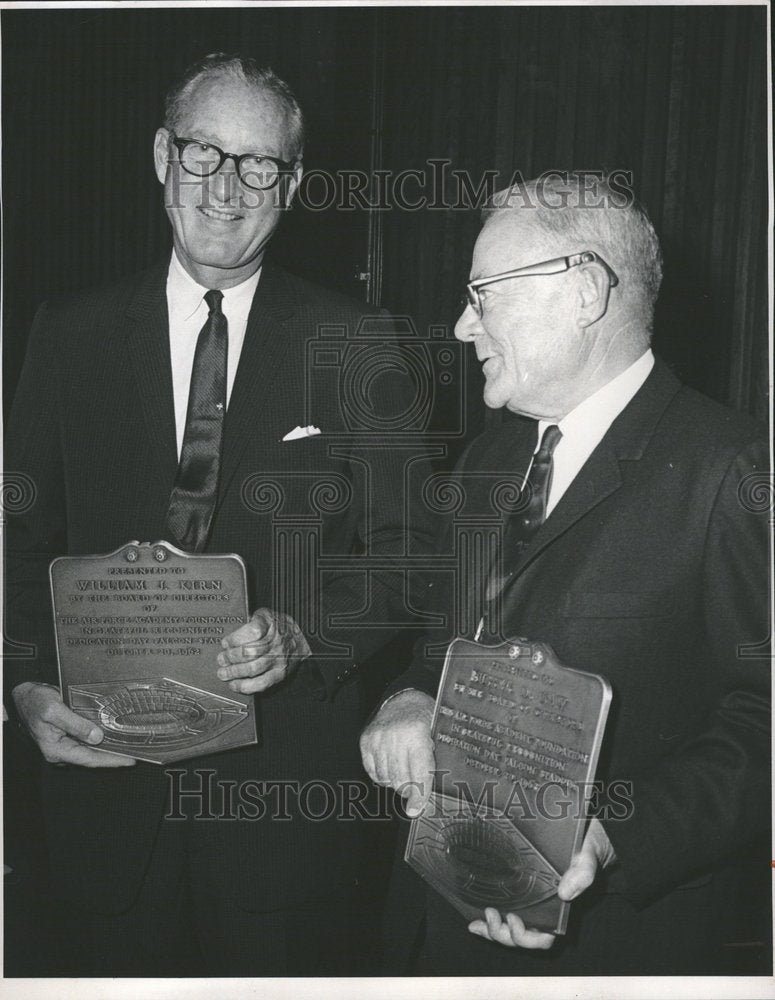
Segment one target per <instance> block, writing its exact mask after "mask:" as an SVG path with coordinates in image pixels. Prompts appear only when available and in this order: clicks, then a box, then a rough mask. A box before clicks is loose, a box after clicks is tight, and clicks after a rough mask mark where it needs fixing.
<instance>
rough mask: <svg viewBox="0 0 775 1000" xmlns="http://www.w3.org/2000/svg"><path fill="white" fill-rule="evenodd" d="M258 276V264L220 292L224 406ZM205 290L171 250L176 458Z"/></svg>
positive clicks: (203, 318) (169, 282)
mask: <svg viewBox="0 0 775 1000" xmlns="http://www.w3.org/2000/svg"><path fill="white" fill-rule="evenodd" d="M260 277H261V268H259V269H258V270H257V271H256V273H255V274H252V275H251V276H250V277H249V278H248V279H247V280H246V281H243V282H242V284H240V285H235V286H234V287H233V288H226V289H224V292H223V302H222V303H221V308H222V309H223V314H224V316H225V317H226V321H227V323H228V325H229V350H228V356H227V367H226V407H227V409H228V405H229V400H230V398H231V390H232V386H233V385H234V377H235V375H236V374H237V365H238V364H239V359H240V354H241V353H242V344H243V342H244V340H245V329H246V327H247V323H248V313H249V312H250V306H251V304H252V302H253V295H254V294H255V291H256V288H257V286H258V279H259V278H260ZM206 291H208V289H207V288H205V287H204V286H202V285H199V284H197V283H196V281H194V279H193V278H192V277H191V275H190V274H189V273H188V272H187V271H186V270H185V269H184V268H183V265H182V264H181V263H180V261H179V260H178V258H177V254H176V253H175V251H174V250H173V251H172V259H171V261H170V267H169V271H168V272H167V310H168V313H169V324H170V360H171V362H172V392H173V396H174V400H175V431H176V433H177V441H178V458H180V451H181V448H182V447H183V434H184V432H185V429H186V411H187V409H188V392H189V389H190V386H191V371H192V369H193V367H194V353H195V351H196V342H197V339H198V338H199V333H200V331H201V329H202V327H203V326H204V325H205V323H206V322H207V316H208V313H209V310H208V308H207V303H206V302H205V300H204V295H205V292H206Z"/></svg>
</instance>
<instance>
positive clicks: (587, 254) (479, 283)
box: [463, 250, 619, 319]
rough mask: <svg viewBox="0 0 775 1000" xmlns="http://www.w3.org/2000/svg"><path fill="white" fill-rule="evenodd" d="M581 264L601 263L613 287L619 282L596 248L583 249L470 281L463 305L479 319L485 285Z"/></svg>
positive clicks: (556, 271)
mask: <svg viewBox="0 0 775 1000" xmlns="http://www.w3.org/2000/svg"><path fill="white" fill-rule="evenodd" d="M579 264H600V265H602V267H604V268H605V269H606V271H607V272H608V280H609V281H610V282H611V287H612V288H613V287H614V286H615V285H618V284H619V279H618V278H617V276H616V273H615V271H614V270H613V268H611V267H609V266H608V264H606V262H605V261H604V260H603V258H602V257H601V256H600V254H599V253H595V251H594V250H582V252H581V253H574V254H571V255H570V256H569V257H553V258H552V259H551V260H543V261H541V263H540V264H527V265H526V266H525V267H517V268H515V269H514V270H513V271H503V272H501V273H500V274H491V275H489V276H488V277H486V278H477V279H476V281H469V282H468V284H467V285H466V296H465V299H464V300H463V305H469V306H471V308H472V309H473V310H474V312H475V313H476V315H477V316H478V317H479V319H481V318H482V311H483V306H482V297H481V295H480V294H479V289H480V288H484V286H485V285H494V284H495V283H496V282H497V281H506V280H507V279H508V278H528V277H531V276H533V275H539V276H540V275H544V274H561V273H562V272H563V271H568V270H569V269H570V268H572V267H578V266H579Z"/></svg>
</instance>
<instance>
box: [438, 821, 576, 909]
mask: <svg viewBox="0 0 775 1000" xmlns="http://www.w3.org/2000/svg"><path fill="white" fill-rule="evenodd" d="M426 822H427V823H428V826H433V827H435V829H433V831H432V833H431V831H430V830H428V829H425V830H423V835H422V837H421V844H422V846H423V848H425V850H424V852H423V853H424V855H425V862H426V864H428V866H429V867H430V869H431V871H432V872H433V875H434V876H435V878H436V879H438V880H439V881H440V882H442V883H446V885H447V886H448V887H449V888H451V889H453V890H454V892H455V893H457V894H459V895H460V897H461V898H463V899H464V900H465V901H466V902H467V903H468V904H470V905H472V906H480V907H484V906H492V905H501V906H513V907H517V906H521V907H525V906H530V905H532V904H534V903H539V902H541V901H542V900H545V899H549V898H550V897H551V896H553V895H554V894H555V892H556V891H557V885H558V882H559V876H558V874H557V872H555V871H554V870H553V869H552V866H551V865H549V864H548V863H547V862H546V860H545V859H544V858H542V857H541V855H540V854H539V853H538V851H536V850H535V848H533V847H532V846H531V845H530V844H529V842H528V841H527V840H526V839H525V838H524V837H523V836H522V835H521V834H520V833H519V832H518V831H517V830H516V829H515V828H514V827H513V826H512V824H511V823H509V821H508V820H507V819H505V817H499V816H497V815H485V814H482V815H479V816H461V817H449V816H447V817H445V818H444V819H442V820H441V822H438V821H437V822H434V821H433V820H426ZM504 824H505V826H504ZM423 825H424V824H423Z"/></svg>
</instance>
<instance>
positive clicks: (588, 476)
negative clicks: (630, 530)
mask: <svg viewBox="0 0 775 1000" xmlns="http://www.w3.org/2000/svg"><path fill="white" fill-rule="evenodd" d="M679 387H680V383H679V382H678V380H677V379H676V378H675V376H674V375H672V373H671V372H670V371H669V369H668V368H667V366H666V365H665V364H664V363H663V362H661V361H659V360H657V361H656V362H655V364H654V368H653V369H652V370H651V372H650V374H649V377H648V378H647V379H646V381H645V382H644V383H643V386H642V387H641V388H640V389H639V391H638V392H637V393H636V394H635V396H634V397H633V399H632V400H631V401H630V403H629V404H628V405H627V406H626V407H625V408H624V410H623V411H622V412H621V413H620V414H619V416H618V417H617V418H616V420H615V421H614V422H613V424H612V425H611V427H610V429H609V430H608V432H607V433H606V435H605V437H604V438H603V440H602V441H601V442H600V444H599V445H598V446H597V448H595V450H594V451H593V452H592V454H591V455H590V457H589V458H588V459H587V461H586V462H585V463H584V465H583V467H582V468H581V470H580V471H579V473H578V475H577V476H576V478H575V479H574V480H573V482H572V483H571V485H570V486H569V487H568V489H567V491H566V493H565V494H564V495H563V497H562V499H561V500H560V502H559V503H558V504H557V506H556V507H555V509H554V511H553V512H552V514H551V516H550V517H548V518H547V520H546V521H544V523H543V524H542V525H541V527H540V528H539V529H538V531H537V532H536V535H535V537H534V538H533V539H532V541H531V542H530V544H529V545H528V546H527V547H526V549H525V551H524V552H523V553H522V556H521V558H520V559H519V561H518V563H517V566H516V568H515V571H514V575H513V577H512V580H516V579H517V578H518V577H519V575H520V574H521V573H523V572H524V571H525V569H526V568H527V567H528V566H529V565H530V564H531V563H532V562H533V561H534V560H535V559H536V558H537V557H538V556H539V555H540V553H541V552H543V551H544V549H546V548H547V547H548V546H549V545H552V544H553V543H554V542H555V541H556V540H557V539H558V538H560V537H561V536H562V535H564V534H565V533H566V532H567V531H568V530H569V529H570V528H572V527H573V525H574V524H576V523H577V522H578V521H579V520H580V519H581V518H582V517H584V516H586V514H588V513H589V512H590V511H591V510H593V509H594V508H595V507H597V505H598V504H600V503H601V502H602V501H603V500H605V499H606V498H607V497H609V496H611V494H612V493H615V492H616V490H618V489H619V487H620V486H621V485H622V472H621V464H620V463H621V462H624V461H637V460H638V459H640V458H641V456H642V454H643V452H644V450H645V448H646V447H647V445H648V443H649V441H650V440H651V437H652V435H653V433H654V429H655V427H656V425H657V423H658V421H659V419H660V418H661V416H662V413H663V412H664V410H665V407H666V406H667V404H668V403H669V402H670V400H671V399H672V398H673V396H674V395H675V393H676V392H677V391H678V389H679Z"/></svg>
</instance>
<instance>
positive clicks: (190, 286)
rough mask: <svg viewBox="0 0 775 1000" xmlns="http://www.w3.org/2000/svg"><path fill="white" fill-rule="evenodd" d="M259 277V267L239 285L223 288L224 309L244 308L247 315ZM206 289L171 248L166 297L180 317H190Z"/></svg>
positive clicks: (197, 307) (239, 309)
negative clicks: (192, 275)
mask: <svg viewBox="0 0 775 1000" xmlns="http://www.w3.org/2000/svg"><path fill="white" fill-rule="evenodd" d="M260 277H261V268H260V267H259V268H258V270H257V271H256V272H255V273H254V274H251V276H250V277H249V278H246V279H245V280H244V281H243V282H241V283H240V284H239V285H234V287H233V288H226V289H224V292H223V299H224V310H228V311H229V312H231V311H233V310H238V311H241V310H244V312H245V314H246V315H247V312H248V310H249V308H250V303H251V302H252V301H253V296H254V294H255V291H256V288H257V287H258V279H259V278H260ZM207 291H208V289H207V288H206V287H205V286H204V285H200V284H199V283H198V282H196V281H194V279H193V278H192V277H191V275H190V274H189V273H188V271H187V270H186V269H185V268H184V267H183V265H182V264H181V263H180V260H179V259H178V255H177V253H175V251H174V250H173V251H172V259H171V260H170V267H169V271H168V272H167V298H168V300H169V302H170V305H171V306H172V308H173V309H174V310H175V312H176V313H177V314H178V315H179V316H180V318H181V319H183V320H186V319H190V318H191V317H192V316H193V315H194V313H195V312H196V311H197V309H199V307H200V306H201V305H202V299H203V298H204V295H205V292H207Z"/></svg>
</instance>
